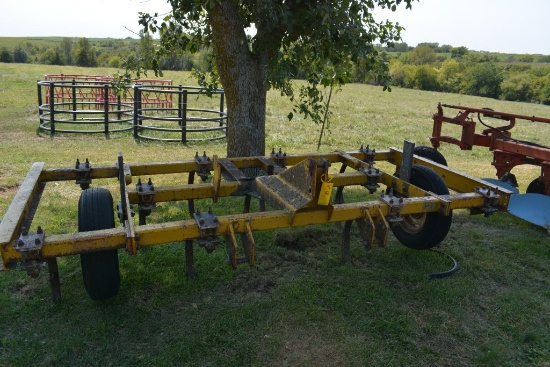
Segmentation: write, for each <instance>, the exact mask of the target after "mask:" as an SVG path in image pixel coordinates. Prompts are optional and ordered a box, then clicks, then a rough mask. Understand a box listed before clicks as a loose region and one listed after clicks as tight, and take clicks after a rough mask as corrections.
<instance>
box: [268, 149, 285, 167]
mask: <svg viewBox="0 0 550 367" xmlns="http://www.w3.org/2000/svg"><path fill="white" fill-rule="evenodd" d="M271 157H272V158H274V159H275V163H276V164H277V165H278V166H279V167H282V168H286V153H283V151H282V150H281V148H279V151H278V152H277V153H275V148H273V149H272V150H271Z"/></svg>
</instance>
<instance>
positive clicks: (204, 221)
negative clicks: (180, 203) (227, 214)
mask: <svg viewBox="0 0 550 367" xmlns="http://www.w3.org/2000/svg"><path fill="white" fill-rule="evenodd" d="M193 217H194V218H195V221H196V222H197V225H198V227H199V230H200V234H201V236H200V238H199V239H198V241H199V246H200V247H204V249H205V250H206V252H208V253H211V252H212V251H214V250H215V249H216V245H217V244H219V243H220V242H221V241H220V238H219V237H218V233H217V232H218V228H219V227H220V221H219V220H218V217H217V216H216V215H215V214H214V213H213V212H212V209H211V208H210V209H208V212H206V213H201V212H200V211H199V210H197V211H196V212H195V213H194V214H193Z"/></svg>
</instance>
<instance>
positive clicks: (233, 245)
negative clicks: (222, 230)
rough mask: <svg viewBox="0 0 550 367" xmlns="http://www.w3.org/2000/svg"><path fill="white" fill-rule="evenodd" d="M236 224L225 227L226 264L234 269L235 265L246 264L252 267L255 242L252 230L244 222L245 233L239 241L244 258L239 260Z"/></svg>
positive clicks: (247, 223)
mask: <svg viewBox="0 0 550 367" xmlns="http://www.w3.org/2000/svg"><path fill="white" fill-rule="evenodd" d="M237 225H238V223H236V222H235V223H230V224H229V225H228V226H227V229H228V233H226V235H225V242H226V245H227V257H228V259H227V262H228V263H229V265H230V266H231V267H232V268H233V269H236V268H237V265H239V264H245V263H248V264H249V265H250V266H254V262H255V257H256V242H255V241H254V237H253V236H252V228H251V227H250V222H245V230H246V232H245V233H242V234H241V240H242V243H243V247H244V253H245V256H244V257H241V258H239V244H238V242H237V237H236V236H235V229H236V226H237Z"/></svg>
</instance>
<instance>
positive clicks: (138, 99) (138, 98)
mask: <svg viewBox="0 0 550 367" xmlns="http://www.w3.org/2000/svg"><path fill="white" fill-rule="evenodd" d="M140 102H141V94H140V91H139V86H138V85H137V84H134V139H135V138H137V137H138V129H139V128H138V125H139V113H140V110H141V107H140V104H141V103H140Z"/></svg>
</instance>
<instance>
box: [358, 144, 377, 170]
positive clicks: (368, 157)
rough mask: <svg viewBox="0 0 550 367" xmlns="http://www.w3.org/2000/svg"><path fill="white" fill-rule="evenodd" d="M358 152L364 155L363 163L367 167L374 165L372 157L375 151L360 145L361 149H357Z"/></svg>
mask: <svg viewBox="0 0 550 367" xmlns="http://www.w3.org/2000/svg"><path fill="white" fill-rule="evenodd" d="M359 152H361V153H363V154H364V155H365V159H363V162H365V163H366V164H368V165H369V166H372V165H373V164H374V163H375V162H374V157H375V156H376V150H374V149H370V148H369V146H368V145H367V147H366V148H364V147H363V145H361V148H359Z"/></svg>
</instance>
